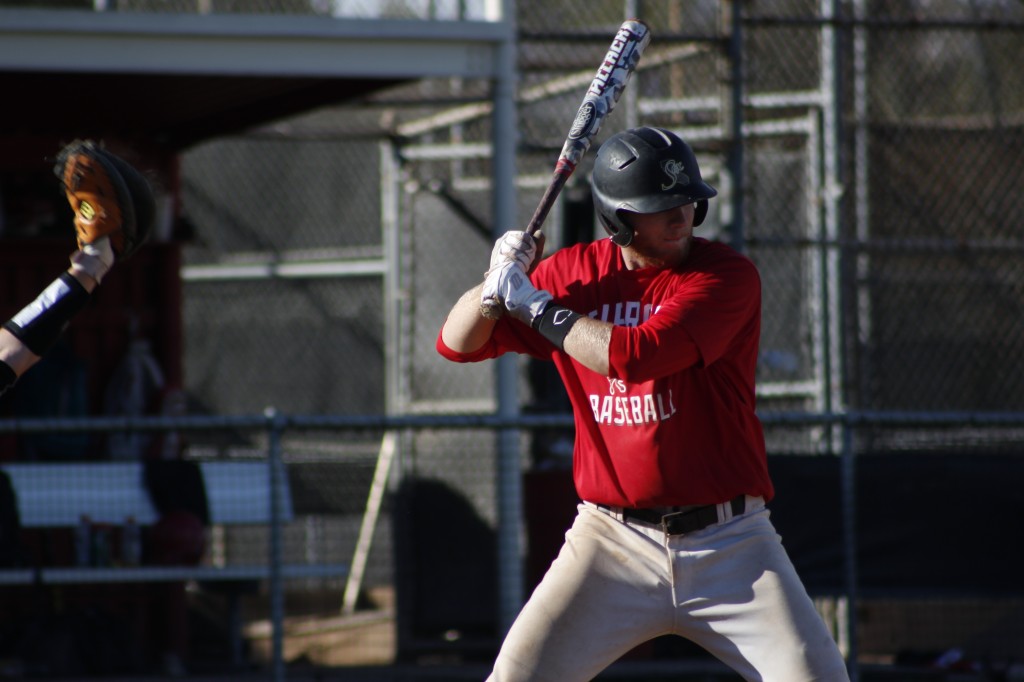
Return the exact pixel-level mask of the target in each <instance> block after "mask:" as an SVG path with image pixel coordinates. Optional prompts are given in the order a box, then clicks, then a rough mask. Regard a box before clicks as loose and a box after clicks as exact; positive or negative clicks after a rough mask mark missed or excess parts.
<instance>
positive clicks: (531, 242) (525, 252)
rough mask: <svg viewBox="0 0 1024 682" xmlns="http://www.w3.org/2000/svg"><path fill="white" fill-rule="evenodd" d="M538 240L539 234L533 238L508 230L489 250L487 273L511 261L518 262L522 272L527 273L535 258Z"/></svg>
mask: <svg viewBox="0 0 1024 682" xmlns="http://www.w3.org/2000/svg"><path fill="white" fill-rule="evenodd" d="M539 240H540V232H538V233H537V234H536V235H535V236H534V235H530V234H527V233H526V232H525V231H523V230H509V231H508V232H506V233H505V234H503V235H502V236H501V238H499V239H498V241H496V242H494V248H493V249H491V265H490V267H489V268H487V272H490V271H491V270H493V269H494V268H496V267H500V266H501V265H504V264H505V263H507V262H508V261H511V260H514V261H518V262H519V263H520V264H521V265H522V266H523V271H524V272H529V271H530V268H531V267H532V265H533V261H534V259H535V258H536V257H537V244H538V243H539Z"/></svg>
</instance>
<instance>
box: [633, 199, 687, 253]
mask: <svg viewBox="0 0 1024 682" xmlns="http://www.w3.org/2000/svg"><path fill="white" fill-rule="evenodd" d="M694 210H695V207H694V205H693V204H686V205H685V206H677V207H676V208H670V209H668V210H666V211H660V212H659V213H634V214H631V215H630V216H629V220H630V224H631V225H632V226H633V232H634V234H633V242H632V243H631V244H630V245H629V246H627V247H625V248H623V249H622V255H623V258H624V259H625V261H626V265H627V267H629V268H630V269H636V268H645V267H662V268H671V267H675V266H676V265H679V264H680V263H682V262H683V261H684V260H686V257H687V256H688V255H689V253H690V239H691V238H692V237H693V216H694Z"/></svg>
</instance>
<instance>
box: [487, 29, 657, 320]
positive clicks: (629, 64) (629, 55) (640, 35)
mask: <svg viewBox="0 0 1024 682" xmlns="http://www.w3.org/2000/svg"><path fill="white" fill-rule="evenodd" d="M649 42H651V32H650V29H649V28H647V24H645V23H643V22H642V21H637V20H636V19H630V20H628V21H625V22H623V24H622V26H620V27H619V30H618V32H617V33H616V34H615V39H614V40H613V41H612V45H611V47H610V48H609V49H608V54H606V55H605V57H604V61H603V62H601V66H600V67H599V68H598V70H597V75H596V76H594V80H593V81H591V83H590V87H589V88H588V89H587V94H586V95H585V96H584V97H583V103H582V104H581V105H580V108H579V110H578V111H577V112H576V120H574V121H573V123H572V127H571V128H570V129H569V136H568V137H567V138H566V139H565V144H564V145H563V146H562V153H561V154H560V155H559V157H558V162H557V163H556V164H555V173H554V175H553V176H552V178H551V183H550V184H549V185H548V187H547V189H546V190H545V191H544V196H543V197H541V200H540V203H539V204H538V205H537V210H535V211H534V213H533V218H531V219H530V222H529V224H528V225H527V226H526V232H527V233H529V234H531V235H533V234H535V233H536V232H537V231H538V230H539V229H540V227H541V225H543V224H544V220H545V219H546V218H547V217H548V212H549V211H550V210H551V207H552V206H553V205H554V203H555V199H557V198H558V194H559V193H560V192H561V191H562V188H563V187H564V186H565V182H566V180H568V179H569V176H570V175H572V174H573V171H575V170H576V165H577V164H578V163H579V162H580V159H581V158H583V155H584V154H585V153H586V152H587V149H589V148H590V143H591V142H593V141H594V137H595V136H596V135H597V131H598V130H600V128H601V124H602V123H604V119H605V118H607V117H608V114H610V113H611V112H612V109H614V108H615V104H616V102H618V101H619V96H620V95H621V94H622V91H623V90H625V89H626V83H627V82H628V81H629V77H630V76H631V75H632V74H633V71H635V70H636V65H637V63H638V62H639V61H640V55H641V54H642V53H643V51H644V48H646V47H647V44H648V43H649ZM501 312H502V306H501V301H498V300H495V299H490V300H487V301H484V302H482V303H481V305H480V314H481V315H483V316H484V317H486V318H488V319H491V320H496V319H498V318H499V317H501Z"/></svg>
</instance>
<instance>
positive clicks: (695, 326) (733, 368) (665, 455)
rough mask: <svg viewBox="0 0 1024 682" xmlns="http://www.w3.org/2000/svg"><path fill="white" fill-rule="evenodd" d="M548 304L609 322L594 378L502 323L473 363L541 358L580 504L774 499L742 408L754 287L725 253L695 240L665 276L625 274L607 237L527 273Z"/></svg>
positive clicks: (756, 301)
mask: <svg viewBox="0 0 1024 682" xmlns="http://www.w3.org/2000/svg"><path fill="white" fill-rule="evenodd" d="M531 280H532V281H533V283H534V284H535V285H536V286H537V287H538V288H540V289H546V290H547V291H549V292H551V294H552V295H553V296H554V300H555V302H557V303H560V304H562V305H564V306H566V307H567V308H570V309H571V310H574V311H576V312H578V313H580V314H583V315H589V316H590V317H593V318H596V319H599V320H604V321H606V322H611V323H613V324H614V325H615V328H614V330H613V331H612V339H611V347H610V349H609V355H608V363H609V367H610V371H609V376H607V377H605V376H602V375H600V374H598V373H596V372H593V371H591V370H590V369H588V368H586V367H584V366H583V365H581V364H579V363H577V362H576V361H575V360H573V359H572V358H570V357H569V356H568V355H567V354H565V353H563V352H561V351H559V350H558V349H556V348H555V347H554V345H552V344H551V343H550V342H549V341H547V340H546V339H544V338H543V337H542V336H540V334H538V333H537V332H536V331H534V330H532V329H530V328H529V327H528V326H527V325H525V324H523V323H521V322H519V321H518V320H515V319H513V318H511V317H510V316H508V315H506V316H504V317H502V318H501V320H500V321H499V322H498V323H497V325H496V327H495V329H494V333H493V335H492V336H491V339H490V341H489V342H488V343H487V344H485V345H484V347H483V348H481V349H479V350H478V351H476V352H474V353H456V352H455V351H453V350H451V349H450V348H448V347H447V346H446V345H445V344H444V342H443V341H442V340H441V336H440V335H438V338H437V349H438V351H439V352H440V353H441V354H442V355H443V356H444V357H446V358H448V359H450V360H454V361H456V362H477V361H480V360H485V359H488V358H494V357H497V356H499V355H501V354H503V353H506V352H517V353H527V354H529V355H531V356H534V357H537V358H543V359H548V360H553V361H554V363H555V365H556V367H557V368H558V371H559V373H560V374H561V376H562V379H563V381H564V382H565V386H566V389H567V391H568V394H569V398H570V400H571V401H572V406H573V414H574V417H575V422H576V442H575V450H574V455H573V478H574V481H575V483H576V490H577V492H578V493H579V495H580V498H581V499H584V500H587V501H589V502H595V503H601V504H609V505H617V506H624V507H652V506H661V505H691V504H714V503H718V502H724V501H726V500H729V499H731V498H733V497H735V496H737V495H741V494H747V495H761V496H763V497H764V498H765V499H766V500H768V499H771V497H772V496H773V494H774V491H773V488H772V484H771V480H770V478H769V476H768V468H767V460H766V457H765V447H764V434H763V432H762V429H761V422H760V420H758V418H757V416H756V414H755V412H754V408H755V404H754V403H755V397H754V374H755V368H756V364H757V353H758V342H759V339H760V333H761V279H760V276H759V274H758V272H757V268H756V267H755V266H754V264H753V263H752V262H751V261H750V260H749V259H748V258H746V257H745V256H743V255H741V254H740V253H738V252H736V251H735V250H733V249H732V248H730V247H729V246H727V245H725V244H720V243H717V242H710V241H707V240H705V239H700V238H694V240H693V245H692V249H691V251H690V254H689V256H688V258H687V259H686V261H685V262H684V263H683V264H682V265H681V266H679V267H677V268H673V269H656V268H646V269H638V270H628V269H627V268H626V267H625V264H624V262H623V260H622V255H621V252H620V249H619V247H618V246H616V245H615V244H613V243H612V242H611V241H609V240H607V239H603V240H600V241H596V242H592V243H589V244H580V245H576V246H573V247H570V248H565V249H561V250H559V251H557V252H556V253H554V254H553V255H552V256H551V257H549V258H546V259H544V260H543V261H541V263H540V264H539V265H538V266H537V269H536V270H535V271H534V273H533V274H532V275H531Z"/></svg>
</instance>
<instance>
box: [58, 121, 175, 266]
mask: <svg viewBox="0 0 1024 682" xmlns="http://www.w3.org/2000/svg"><path fill="white" fill-rule="evenodd" d="M53 170H54V173H56V174H57V177H58V178H60V179H61V182H62V183H63V184H64V193H65V194H66V195H67V198H68V203H70V204H71V210H72V211H74V212H75V230H76V232H77V236H78V248H82V247H83V246H85V245H86V244H89V243H92V242H94V241H96V240H97V239H100V238H101V237H109V238H110V245H111V247H112V248H113V250H114V254H115V255H116V256H117V257H118V258H119V259H122V260H123V259H125V258H127V257H128V256H130V255H132V253H134V252H135V250H136V249H138V248H139V247H140V246H142V244H143V243H144V242H145V241H146V239H147V238H148V237H149V234H150V232H152V230H153V219H154V217H155V215H156V204H155V201H154V199H153V190H152V188H151V187H150V185H149V182H147V181H146V179H145V178H144V177H143V176H142V174H141V173H139V172H138V171H137V170H135V169H134V168H132V167H131V166H130V165H129V164H128V163H127V162H126V161H125V160H124V159H121V158H119V157H118V156H115V155H114V154H112V153H111V152H108V151H107V150H106V149H103V148H102V147H100V146H99V145H97V144H96V143H95V142H92V141H90V140H76V141H74V142H72V143H71V144H69V145H67V146H66V147H64V149H62V150H61V151H60V153H59V154H58V155H57V164H56V166H54V169H53Z"/></svg>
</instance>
